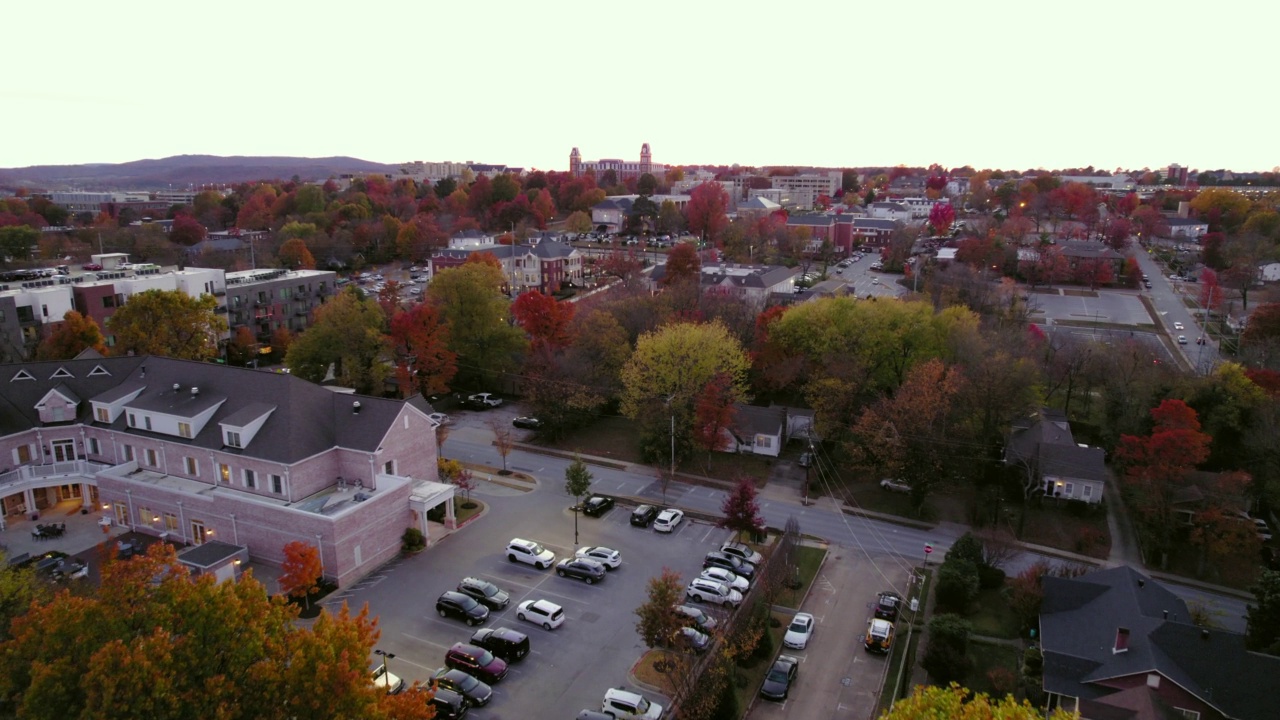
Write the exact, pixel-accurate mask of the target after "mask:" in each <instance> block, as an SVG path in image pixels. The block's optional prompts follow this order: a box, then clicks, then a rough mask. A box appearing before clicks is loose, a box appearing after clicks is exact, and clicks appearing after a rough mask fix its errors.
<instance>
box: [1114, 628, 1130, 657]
mask: <svg viewBox="0 0 1280 720" xmlns="http://www.w3.org/2000/svg"><path fill="white" fill-rule="evenodd" d="M1128 651H1129V628H1125V627H1122V628H1116V646H1115V647H1113V648H1111V653H1112V654H1113V655H1117V654H1119V653H1122V652H1128Z"/></svg>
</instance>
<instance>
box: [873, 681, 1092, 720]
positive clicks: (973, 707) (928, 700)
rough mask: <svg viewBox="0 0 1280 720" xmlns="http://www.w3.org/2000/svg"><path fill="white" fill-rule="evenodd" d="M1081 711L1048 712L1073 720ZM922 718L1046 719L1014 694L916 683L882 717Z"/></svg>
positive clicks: (1057, 719) (1053, 717)
mask: <svg viewBox="0 0 1280 720" xmlns="http://www.w3.org/2000/svg"><path fill="white" fill-rule="evenodd" d="M1073 717H1074V718H1078V717H1079V715H1078V714H1074V715H1073V714H1072V713H1069V712H1067V711H1065V710H1063V709H1061V708H1058V709H1057V710H1054V711H1053V712H1052V713H1050V714H1049V720H1070V719H1071V718H1073ZM921 718H947V720H1043V718H1044V713H1043V711H1041V710H1040V709H1039V708H1036V707H1032V705H1031V703H1029V702H1027V701H1026V700H1023V701H1022V702H1021V703H1019V702H1018V701H1017V700H1016V699H1014V697H1013V696H1012V695H1005V696H1004V699H1002V700H999V699H994V698H991V697H990V696H988V695H987V694H986V693H978V694H977V695H974V694H973V693H972V692H971V691H970V690H969V689H967V688H963V687H960V686H959V685H958V684H956V683H951V685H950V686H949V687H940V686H937V685H917V686H916V687H915V690H914V691H913V692H912V693H911V697H908V698H906V699H904V700H899V701H897V702H895V703H894V704H893V709H892V710H890V711H889V712H887V713H885V714H884V715H882V716H881V720H920V719H921Z"/></svg>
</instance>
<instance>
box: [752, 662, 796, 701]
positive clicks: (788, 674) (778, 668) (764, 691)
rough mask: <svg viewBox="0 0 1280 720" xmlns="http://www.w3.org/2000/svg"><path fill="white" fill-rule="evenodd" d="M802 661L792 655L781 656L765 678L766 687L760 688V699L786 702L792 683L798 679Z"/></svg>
mask: <svg viewBox="0 0 1280 720" xmlns="http://www.w3.org/2000/svg"><path fill="white" fill-rule="evenodd" d="M799 667H800V661H799V660H796V659H795V658H793V657H791V656H790V655H779V656H778V659H777V660H775V661H774V662H773V667H771V668H769V674H768V675H765V677H764V685H762V686H760V697H762V698H764V699H765V700H779V701H781V700H786V699H787V692H788V691H789V690H790V689H791V683H792V682H793V681H794V680H795V679H796V672H797V669H798V668H799Z"/></svg>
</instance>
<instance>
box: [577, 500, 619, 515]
mask: <svg viewBox="0 0 1280 720" xmlns="http://www.w3.org/2000/svg"><path fill="white" fill-rule="evenodd" d="M612 509H613V498H611V497H605V496H603V495H593V496H592V497H590V498H589V499H588V500H587V501H586V502H585V503H583V504H582V514H583V515H586V516H587V517H600V516H601V515H603V514H605V513H607V512H609V511H610V510H612Z"/></svg>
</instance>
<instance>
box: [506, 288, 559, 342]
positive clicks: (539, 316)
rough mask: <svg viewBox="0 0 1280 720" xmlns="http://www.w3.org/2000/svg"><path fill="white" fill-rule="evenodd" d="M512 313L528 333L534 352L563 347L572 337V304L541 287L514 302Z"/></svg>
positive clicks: (523, 294)
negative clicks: (542, 289)
mask: <svg viewBox="0 0 1280 720" xmlns="http://www.w3.org/2000/svg"><path fill="white" fill-rule="evenodd" d="M511 314H512V315H513V316H514V317H515V320H516V324H517V325H519V326H520V327H521V328H523V329H524V331H525V333H527V334H528V335H529V348H530V350H532V351H533V352H534V353H540V352H542V351H557V350H563V349H565V348H567V347H568V346H569V344H570V342H572V340H573V337H572V336H571V335H570V333H569V323H571V322H572V321H573V303H568V302H560V301H558V300H556V299H555V298H554V297H552V296H550V295H544V294H542V292H541V291H539V290H530V291H528V292H525V293H522V294H521V295H520V297H517V298H516V301H515V302H514V303H512V304H511Z"/></svg>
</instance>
